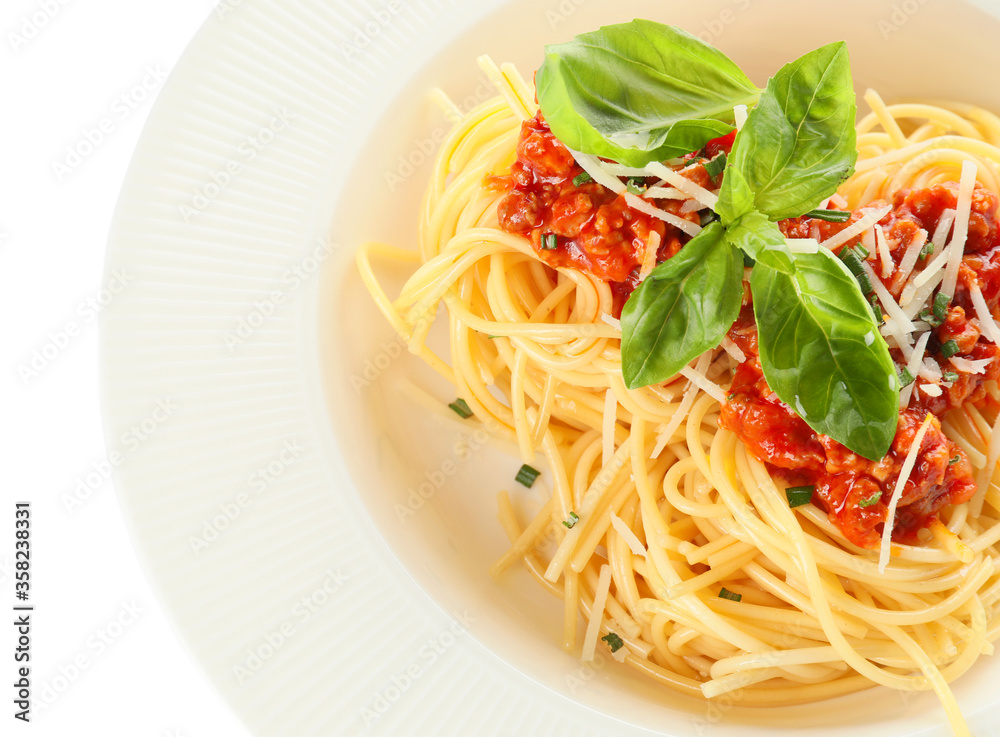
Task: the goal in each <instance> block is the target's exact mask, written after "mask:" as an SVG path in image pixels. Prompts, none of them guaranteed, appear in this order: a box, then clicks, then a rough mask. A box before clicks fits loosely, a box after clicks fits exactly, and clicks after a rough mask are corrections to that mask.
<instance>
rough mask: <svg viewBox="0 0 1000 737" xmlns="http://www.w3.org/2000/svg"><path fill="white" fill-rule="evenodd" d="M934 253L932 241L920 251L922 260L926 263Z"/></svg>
mask: <svg viewBox="0 0 1000 737" xmlns="http://www.w3.org/2000/svg"><path fill="white" fill-rule="evenodd" d="M932 253H934V244H933V243H932V242H931V241H927V242H926V243H925V244H924V247H923V248H921V249H920V256H919V258H920V260H921V261H926V260H927V257H928V256H930V255H931V254H932Z"/></svg>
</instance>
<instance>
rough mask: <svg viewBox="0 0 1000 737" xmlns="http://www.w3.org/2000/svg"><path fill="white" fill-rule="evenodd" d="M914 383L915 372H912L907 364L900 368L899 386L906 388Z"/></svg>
mask: <svg viewBox="0 0 1000 737" xmlns="http://www.w3.org/2000/svg"><path fill="white" fill-rule="evenodd" d="M912 383H913V374H911V373H910V369H908V368H906V366H903V368H901V369H900V370H899V388H900V389H905V388H906V387H908V386H909V385H910V384H912Z"/></svg>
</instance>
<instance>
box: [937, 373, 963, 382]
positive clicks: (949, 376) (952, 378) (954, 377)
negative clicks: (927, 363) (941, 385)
mask: <svg viewBox="0 0 1000 737" xmlns="http://www.w3.org/2000/svg"><path fill="white" fill-rule="evenodd" d="M941 378H942V379H944V380H945V381H951V382H954V381H958V378H959V377H958V374H956V373H955V372H954V371H944V372H942V374H941Z"/></svg>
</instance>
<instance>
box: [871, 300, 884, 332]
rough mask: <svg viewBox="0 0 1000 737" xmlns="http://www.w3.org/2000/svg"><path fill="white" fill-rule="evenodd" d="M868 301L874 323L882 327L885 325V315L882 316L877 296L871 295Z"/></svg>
mask: <svg viewBox="0 0 1000 737" xmlns="http://www.w3.org/2000/svg"><path fill="white" fill-rule="evenodd" d="M868 301H869V302H870V303H871V306H872V314H873V315H875V322H877V323H878V324H879V325H883V324H884V323H885V315H883V314H882V307H881V305H880V304H879V301H878V295H877V294H873V295H871V297H869V298H868Z"/></svg>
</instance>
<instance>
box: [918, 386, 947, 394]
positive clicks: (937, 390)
mask: <svg viewBox="0 0 1000 737" xmlns="http://www.w3.org/2000/svg"><path fill="white" fill-rule="evenodd" d="M919 388H920V391H922V392H923V393H924V394H926V395H927V396H928V397H940V396H941V392H942V390H941V387H939V386H938V385H937V384H921V385H920V387H919Z"/></svg>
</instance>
